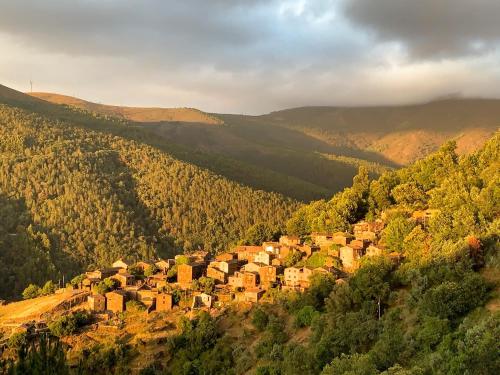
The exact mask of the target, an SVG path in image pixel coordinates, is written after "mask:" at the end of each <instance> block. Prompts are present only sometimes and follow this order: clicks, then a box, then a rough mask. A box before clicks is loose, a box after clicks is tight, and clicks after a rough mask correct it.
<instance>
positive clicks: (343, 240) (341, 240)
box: [332, 232, 352, 246]
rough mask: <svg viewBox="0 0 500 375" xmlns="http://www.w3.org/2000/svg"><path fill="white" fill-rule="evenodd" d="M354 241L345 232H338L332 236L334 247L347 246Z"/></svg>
mask: <svg viewBox="0 0 500 375" xmlns="http://www.w3.org/2000/svg"><path fill="white" fill-rule="evenodd" d="M351 239H352V236H351V235H350V234H348V233H344V232H336V233H334V234H333V235H332V242H333V245H340V246H346V245H347V244H348V243H349V242H350V241H351Z"/></svg>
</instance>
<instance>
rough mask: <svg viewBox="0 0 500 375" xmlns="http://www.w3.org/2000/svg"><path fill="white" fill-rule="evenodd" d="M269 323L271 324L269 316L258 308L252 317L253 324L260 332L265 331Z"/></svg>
mask: <svg viewBox="0 0 500 375" xmlns="http://www.w3.org/2000/svg"><path fill="white" fill-rule="evenodd" d="M267 323H269V316H268V315H267V313H266V312H265V311H264V310H263V309H262V308H260V307H258V308H256V309H255V310H254V312H253V315H252V324H253V325H254V327H255V328H257V329H258V330H259V331H263V330H265V329H266V327H267Z"/></svg>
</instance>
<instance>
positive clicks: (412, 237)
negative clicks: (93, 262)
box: [11, 134, 500, 375]
mask: <svg viewBox="0 0 500 375" xmlns="http://www.w3.org/2000/svg"><path fill="white" fill-rule="evenodd" d="M499 164H500V134H497V135H495V136H494V137H493V138H492V139H491V140H490V141H489V142H488V143H487V144H486V145H485V146H484V148H483V149H481V150H480V151H478V152H476V153H475V154H473V155H470V156H468V157H458V155H457V154H456V152H455V145H454V144H453V143H448V144H446V145H444V146H443V147H442V148H441V149H440V150H439V151H438V152H437V153H435V154H433V155H431V156H429V157H428V158H426V159H424V160H421V161H419V162H417V163H415V164H413V165H411V166H409V167H408V168H405V169H402V170H400V171H397V172H390V173H386V174H384V175H383V176H382V177H381V178H380V179H378V180H373V181H369V179H368V178H367V176H366V171H363V170H362V171H361V173H360V174H359V175H358V176H357V177H356V178H355V180H354V184H353V186H352V187H350V188H348V189H346V190H344V191H343V192H341V193H339V194H337V195H336V196H334V197H333V198H332V199H331V200H330V201H328V202H317V203H314V204H311V205H310V206H305V207H304V208H302V209H300V210H298V211H297V213H296V214H295V216H294V217H293V218H292V220H290V222H289V225H288V227H289V230H290V232H292V233H298V234H301V235H306V234H308V233H309V231H310V230H338V229H346V228H347V227H348V226H349V224H350V223H352V222H355V221H356V220H358V219H361V218H367V219H374V218H376V217H382V216H383V217H384V220H385V222H386V227H385V229H384V230H383V232H382V243H383V244H385V250H386V252H387V253H389V252H392V251H397V252H399V253H401V255H402V256H403V258H402V259H401V260H400V261H398V262H394V260H393V259H391V257H389V256H387V254H385V255H381V256H374V257H364V258H363V261H362V263H361V267H360V268H359V269H358V270H357V271H356V272H355V273H354V274H352V275H350V277H345V278H344V279H342V280H335V278H334V277H333V276H332V275H331V274H317V275H315V276H313V277H312V278H311V287H310V288H309V289H307V290H306V291H305V292H304V293H300V292H295V291H283V290H280V289H275V288H272V289H270V290H269V291H268V294H269V296H270V297H272V301H273V302H272V303H259V304H258V305H254V306H253V307H252V308H251V310H241V309H238V308H237V307H234V308H232V307H230V308H228V309H227V310H225V311H224V312H222V313H221V314H220V315H219V316H217V317H213V316H211V315H210V314H208V313H206V312H204V311H201V312H199V313H198V314H196V317H195V318H194V319H189V318H187V317H185V316H183V317H181V318H180V319H179V320H178V322H177V328H176V329H175V332H174V333H172V335H171V336H168V337H166V338H161V339H154V340H150V341H149V342H146V341H143V340H139V342H137V343H135V344H132V345H131V344H123V343H122V342H121V340H116V341H115V342H113V343H108V344H106V345H102V344H96V345H94V346H93V347H92V349H91V350H83V351H81V352H79V354H78V353H75V352H73V353H72V354H73V357H75V356H77V355H80V357H77V358H79V360H77V361H76V363H75V364H74V366H75V367H74V368H73V369H71V370H70V368H69V366H68V364H67V363H65V359H64V358H65V357H64V355H65V353H64V349H63V346H61V345H59V344H57V339H55V340H56V343H52V344H51V346H50V348H51V350H48V351H44V350H43V348H44V347H43V345H44V344H43V341H42V343H41V344H40V345H38V346H36V345H33V346H32V347H31V349H30V350H29V351H28V354H27V355H21V356H19V358H20V359H18V361H17V362H16V363H12V364H11V366H12V369H13V370H15V371H21V370H22V369H23V368H44V369H50V371H51V373H54V374H67V373H73V372H74V373H83V374H90V373H92V374H122V373H128V372H129V371H131V369H132V368H134V369H136V368H137V367H134V366H137V365H139V366H140V367H139V368H141V373H142V374H195V375H198V374H199V375H201V374H204V375H218V374H221V373H223V374H229V375H231V374H235V375H236V374H256V375H313V374H321V375H353V374H355V375H379V374H383V375H427V374H429V375H430V374H447V375H448V374H452V375H462V374H479V375H493V374H498V373H499V372H500V357H499V352H498V337H499V335H500V307H499V306H500V302H499V301H500V289H499V285H500V284H499V282H500V271H499V269H500V257H499V251H498V250H499V246H498V245H499V244H498V241H499V238H498V233H499V210H500V205H499V202H500V199H499V198H500V197H499V192H500V186H499V185H500V178H499V177H500V176H499V173H500V172H499V171H500V168H499ZM427 207H433V208H435V209H437V210H439V211H435V212H437V215H435V216H434V217H431V218H430V219H429V220H425V221H423V222H418V221H416V220H414V219H412V218H411V217H410V216H411V213H412V212H414V210H416V209H421V208H427ZM305 237H306V236H305ZM41 249H42V251H43V247H41ZM147 320H148V321H149V320H151V321H154V319H149V318H148V319H147ZM163 325H165V323H164V322H163ZM74 334H75V335H78V334H79V333H78V332H76V333H74ZM81 336H82V337H83V336H85V333H82V334H81ZM63 339H64V340H61V341H62V342H68V340H71V341H70V342H72V343H73V342H77V341H76V340H72V339H73V338H72V337H71V336H69V337H63ZM14 344H15V342H14ZM21 347H22V345H21ZM20 353H24V352H22V351H20ZM145 353H149V354H151V353H154V355H146V354H145ZM73 359H74V358H73Z"/></svg>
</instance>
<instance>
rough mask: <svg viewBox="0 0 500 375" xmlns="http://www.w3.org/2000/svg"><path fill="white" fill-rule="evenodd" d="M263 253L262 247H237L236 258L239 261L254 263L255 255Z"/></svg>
mask: <svg viewBox="0 0 500 375" xmlns="http://www.w3.org/2000/svg"><path fill="white" fill-rule="evenodd" d="M260 251H262V246H237V247H236V248H235V252H236V256H237V258H238V260H239V261H246V262H253V261H254V258H255V255H256V254H257V253H258V252H260Z"/></svg>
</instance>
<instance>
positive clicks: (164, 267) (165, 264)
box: [155, 259, 175, 273]
mask: <svg viewBox="0 0 500 375" xmlns="http://www.w3.org/2000/svg"><path fill="white" fill-rule="evenodd" d="M174 265H175V259H160V260H158V261H156V262H155V266H156V268H158V269H159V270H160V271H161V272H163V273H167V272H168V270H169V269H170V268H171V267H173V266H174Z"/></svg>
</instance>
